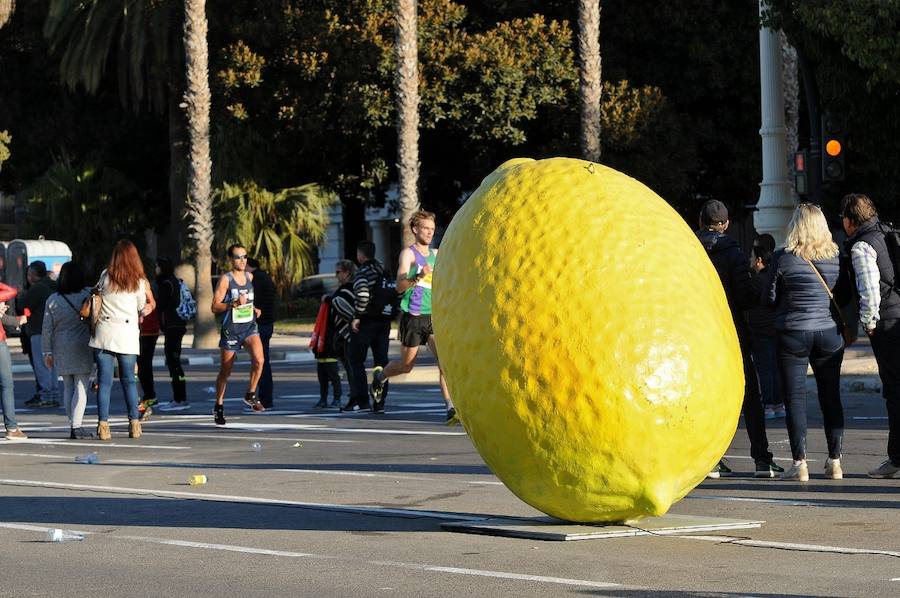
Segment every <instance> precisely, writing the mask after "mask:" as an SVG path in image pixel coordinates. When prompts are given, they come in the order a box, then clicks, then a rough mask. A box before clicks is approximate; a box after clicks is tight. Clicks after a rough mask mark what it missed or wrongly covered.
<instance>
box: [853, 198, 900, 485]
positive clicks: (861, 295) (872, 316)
mask: <svg viewBox="0 0 900 598" xmlns="http://www.w3.org/2000/svg"><path fill="white" fill-rule="evenodd" d="M841 220H842V223H843V226H844V232H845V233H847V241H846V247H847V253H848V254H850V270H851V274H852V277H851V280H853V281H854V283H855V284H854V285H853V287H854V290H855V293H856V296H857V299H858V303H859V323H860V324H861V325H862V327H863V330H865V332H866V335H868V337H869V340H870V341H871V343H872V352H873V353H875V363H877V364H878V375H879V377H880V378H881V394H882V396H883V397H884V401H885V405H886V406H887V415H888V444H887V459H886V460H885V461H884V462H883V463H882V464H881V465H879V466H878V467H876V468H875V469H872V470H871V471H869V477H870V478H900V290H898V286H897V280H896V277H897V268H896V261H897V259H898V258H900V256H898V255H896V253H897V248H896V247H895V246H893V244H889V243H888V240H889V239H890V238H891V237H892V236H893V234H894V231H893V230H892V229H891V228H890V227H888V226H886V225H885V224H883V223H882V222H880V221H879V219H878V212H877V211H876V210H875V203H874V202H873V201H872V200H871V199H869V197H867V196H866V195H863V194H861V193H850V194H848V195H845V196H844V198H843V199H841ZM892 249H893V251H892ZM892 253H893V255H892Z"/></svg>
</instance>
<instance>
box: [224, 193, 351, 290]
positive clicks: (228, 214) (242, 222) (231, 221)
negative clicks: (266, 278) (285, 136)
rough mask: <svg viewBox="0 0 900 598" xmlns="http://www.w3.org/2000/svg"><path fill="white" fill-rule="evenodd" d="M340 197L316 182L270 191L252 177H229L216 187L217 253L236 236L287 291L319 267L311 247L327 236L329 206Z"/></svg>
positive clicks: (280, 288) (235, 238)
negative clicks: (235, 181) (237, 181)
mask: <svg viewBox="0 0 900 598" xmlns="http://www.w3.org/2000/svg"><path fill="white" fill-rule="evenodd" d="M336 200H337V199H336V197H335V195H334V194H332V193H328V192H326V191H325V190H324V189H323V188H322V187H320V186H319V185H315V184H307V185H302V186H300V187H292V188H289V189H281V190H279V191H269V190H267V189H263V188H261V187H259V186H258V185H257V184H256V183H254V182H248V183H244V184H242V185H229V184H228V183H225V184H224V185H223V187H222V190H221V191H217V192H216V203H215V216H216V218H215V222H216V247H217V253H218V254H220V255H221V254H224V250H225V248H226V247H228V246H229V245H231V244H232V243H234V242H236V241H240V242H242V243H246V244H247V250H248V252H249V253H250V254H251V255H252V256H253V257H255V258H257V259H259V261H260V264H261V265H262V268H263V269H264V270H265V271H266V272H268V273H269V274H270V275H271V276H272V279H273V280H274V282H275V286H276V287H277V288H278V291H279V293H280V294H281V295H282V296H284V295H285V294H286V291H287V290H288V289H289V288H290V286H291V285H292V284H296V283H298V282H299V281H300V279H301V278H303V277H304V276H306V275H307V274H312V273H313V272H314V271H315V269H314V267H313V263H312V252H313V247H314V246H315V245H318V244H319V243H321V242H322V240H323V239H324V238H325V231H326V229H327V227H328V208H329V206H331V205H332V204H333V203H335V201H336Z"/></svg>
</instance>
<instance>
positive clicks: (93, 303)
mask: <svg viewBox="0 0 900 598" xmlns="http://www.w3.org/2000/svg"><path fill="white" fill-rule="evenodd" d="M101 307H103V277H102V276H101V277H100V280H99V281H97V284H96V285H94V288H92V289H91V292H90V293H89V294H88V296H87V297H85V298H84V302H82V304H81V309H80V310H79V311H78V315H79V316H81V319H82V320H83V321H84V322H87V325H88V328H90V330H91V336H94V331H95V330H96V329H97V321H98V320H100V308H101Z"/></svg>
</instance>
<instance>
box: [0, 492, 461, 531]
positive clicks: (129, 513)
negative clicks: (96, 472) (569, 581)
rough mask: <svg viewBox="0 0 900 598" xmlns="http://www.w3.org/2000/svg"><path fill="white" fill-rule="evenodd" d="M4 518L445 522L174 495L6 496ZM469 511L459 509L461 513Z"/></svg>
mask: <svg viewBox="0 0 900 598" xmlns="http://www.w3.org/2000/svg"><path fill="white" fill-rule="evenodd" d="M0 512H2V513H3V521H6V522H22V523H27V524H31V525H40V524H47V525H50V526H52V527H65V528H74V529H77V528H78V526H84V525H97V526H109V527H165V528H216V529H247V530H281V531H285V530H287V531H290V530H294V531H345V532H351V533H353V532H359V533H367V532H412V531H416V532H420V531H441V528H440V524H441V521H440V520H437V519H429V518H426V517H420V518H412V517H405V518H404V517H399V516H397V515H395V514H394V515H392V514H389V513H385V514H379V513H371V514H368V513H366V514H363V513H352V512H347V511H345V510H338V509H335V510H334V511H329V510H328V509H324V508H321V507H316V508H304V507H302V506H295V505H284V506H279V505H260V504H255V503H252V504H251V503H231V502H215V501H210V500H190V499H176V498H136V497H121V498H119V497H116V498H111V497H79V496H66V497H58V498H57V497H49V496H29V497H2V498H0ZM466 516H470V515H469V514H463V513H460V518H464V517H466Z"/></svg>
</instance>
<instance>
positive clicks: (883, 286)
mask: <svg viewBox="0 0 900 598" xmlns="http://www.w3.org/2000/svg"><path fill="white" fill-rule="evenodd" d="M883 228H884V227H883V225H882V224H881V222H879V221H878V219H877V218H873V219H872V220H869V221H867V222H863V223H862V224H861V225H860V226H859V228H858V229H856V232H854V233H853V236H852V237H850V238H849V239H847V241H846V243H845V245H844V246H845V247H846V248H847V255H850V250H851V249H852V247H853V245H855V244H856V243H858V242H859V241H865V242H866V243H868V244H869V245H871V247H872V249H874V250H875V254H876V256H877V257H876V261H877V263H878V274H879V278H880V283H879V285H878V286H879V288H880V290H881V304H880V306H879V308H878V318H879V320H896V319H900V291H897V290H896V288H895V287H897V284H894V285H893V286H892V284H891V283H894V282H895V281H894V277H895V273H894V265H893V263H891V256H890V253H889V252H888V248H887V244H886V243H885V240H884V231H883V230H882V229H883ZM849 270H850V272H851V274H852V280H853V281H854V284H853V289H854V291H855V292H856V293H857V295H858V293H859V289H857V288H856V284H855V281H856V274H855V273H854V272H853V265H852V263H851V264H850V267H849ZM857 298H858V297H857Z"/></svg>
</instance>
